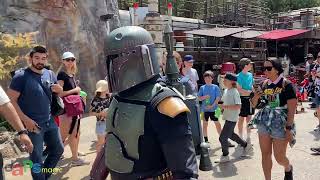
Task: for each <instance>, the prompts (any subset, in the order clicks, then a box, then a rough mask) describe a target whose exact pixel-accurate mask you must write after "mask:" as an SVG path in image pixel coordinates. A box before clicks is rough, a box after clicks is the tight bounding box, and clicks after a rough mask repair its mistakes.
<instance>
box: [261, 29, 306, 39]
mask: <svg viewBox="0 0 320 180" xmlns="http://www.w3.org/2000/svg"><path fill="white" fill-rule="evenodd" d="M306 32H309V30H300V29H293V30H285V29H278V30H273V31H270V32H269V33H265V34H262V35H261V36H258V37H257V38H260V39H266V40H285V39H288V38H291V37H294V36H297V35H300V34H303V33H306Z"/></svg>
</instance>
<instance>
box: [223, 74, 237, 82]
mask: <svg viewBox="0 0 320 180" xmlns="http://www.w3.org/2000/svg"><path fill="white" fill-rule="evenodd" d="M224 79H228V80H230V81H237V76H236V75H235V74H232V73H227V74H226V76H225V77H224Z"/></svg>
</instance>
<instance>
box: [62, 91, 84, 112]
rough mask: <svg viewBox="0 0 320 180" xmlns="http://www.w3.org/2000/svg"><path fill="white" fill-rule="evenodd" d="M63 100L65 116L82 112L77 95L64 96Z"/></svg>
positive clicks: (80, 102)
mask: <svg viewBox="0 0 320 180" xmlns="http://www.w3.org/2000/svg"><path fill="white" fill-rule="evenodd" d="M63 102H64V109H65V112H66V114H67V116H71V117H72V116H78V115H81V114H83V113H84V107H83V102H82V99H81V97H80V96H79V95H69V96H65V97H63Z"/></svg>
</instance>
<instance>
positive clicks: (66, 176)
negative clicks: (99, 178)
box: [6, 109, 320, 180]
mask: <svg viewBox="0 0 320 180" xmlns="http://www.w3.org/2000/svg"><path fill="white" fill-rule="evenodd" d="M296 123H297V129H298V134H297V144H296V145H295V146H294V147H293V148H289V149H288V152H289V159H290V160H291V161H292V164H293V166H294V176H295V179H297V180H319V179H320V166H319V165H320V156H316V155H312V154H311V152H310V150H309V149H310V147H312V146H314V145H320V143H319V139H320V133H315V132H314V131H313V128H314V127H315V126H316V124H317V122H316V121H315V118H314V117H313V111H312V110H310V109H306V112H305V113H301V114H298V115H297V116H296ZM209 132H210V134H209V141H210V142H212V143H211V148H212V150H211V152H210V156H211V160H212V163H213V170H212V171H208V172H202V171H200V172H199V174H200V177H199V179H201V180H209V179H228V180H251V179H252V180H262V179H263V171H262V168H261V164H260V161H261V155H260V149H259V146H258V138H257V133H256V130H254V132H253V133H252V142H253V144H254V151H253V154H252V156H250V157H248V158H234V157H233V160H232V161H231V162H228V163H224V164H215V163H214V160H215V159H217V158H219V157H220V155H221V148H220V144H219V143H218V136H217V133H216V130H215V128H214V125H213V123H211V124H210V129H209ZM81 133H82V134H81V142H80V149H81V151H83V152H85V153H87V156H86V157H85V159H86V160H88V161H91V162H93V160H94V158H95V155H96V154H95V148H94V147H95V140H96V136H95V119H94V118H92V117H88V118H84V119H83V120H82V125H81ZM230 154H231V155H232V156H235V157H238V155H239V153H238V152H235V151H234V148H232V149H231V151H230ZM65 157H66V158H65V159H63V160H62V161H61V162H60V163H59V167H61V168H62V172H61V173H58V174H56V175H54V176H53V177H52V178H51V179H53V180H61V179H62V180H88V179H89V177H88V174H89V172H90V169H91V165H92V164H90V165H87V166H81V167H70V166H69V165H68V164H69V163H70V157H71V155H70V149H69V147H67V148H66V149H65ZM19 161H20V162H21V159H20V160H19ZM273 162H274V163H273V170H272V179H273V180H282V179H283V174H284V173H283V169H282V167H280V166H279V165H278V164H277V163H276V161H275V160H274V161H273ZM6 176H7V179H8V180H21V179H23V180H29V179H31V176H30V171H29V170H28V171H27V172H26V173H25V174H24V175H23V176H16V177H14V176H12V175H11V173H7V174H6Z"/></svg>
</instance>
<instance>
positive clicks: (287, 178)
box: [284, 166, 293, 180]
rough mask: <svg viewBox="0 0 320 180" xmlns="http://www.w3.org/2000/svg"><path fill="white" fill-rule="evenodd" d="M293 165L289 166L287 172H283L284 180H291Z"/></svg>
mask: <svg viewBox="0 0 320 180" xmlns="http://www.w3.org/2000/svg"><path fill="white" fill-rule="evenodd" d="M292 171H293V167H292V166H291V170H290V171H289V172H284V180H293V173H292Z"/></svg>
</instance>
